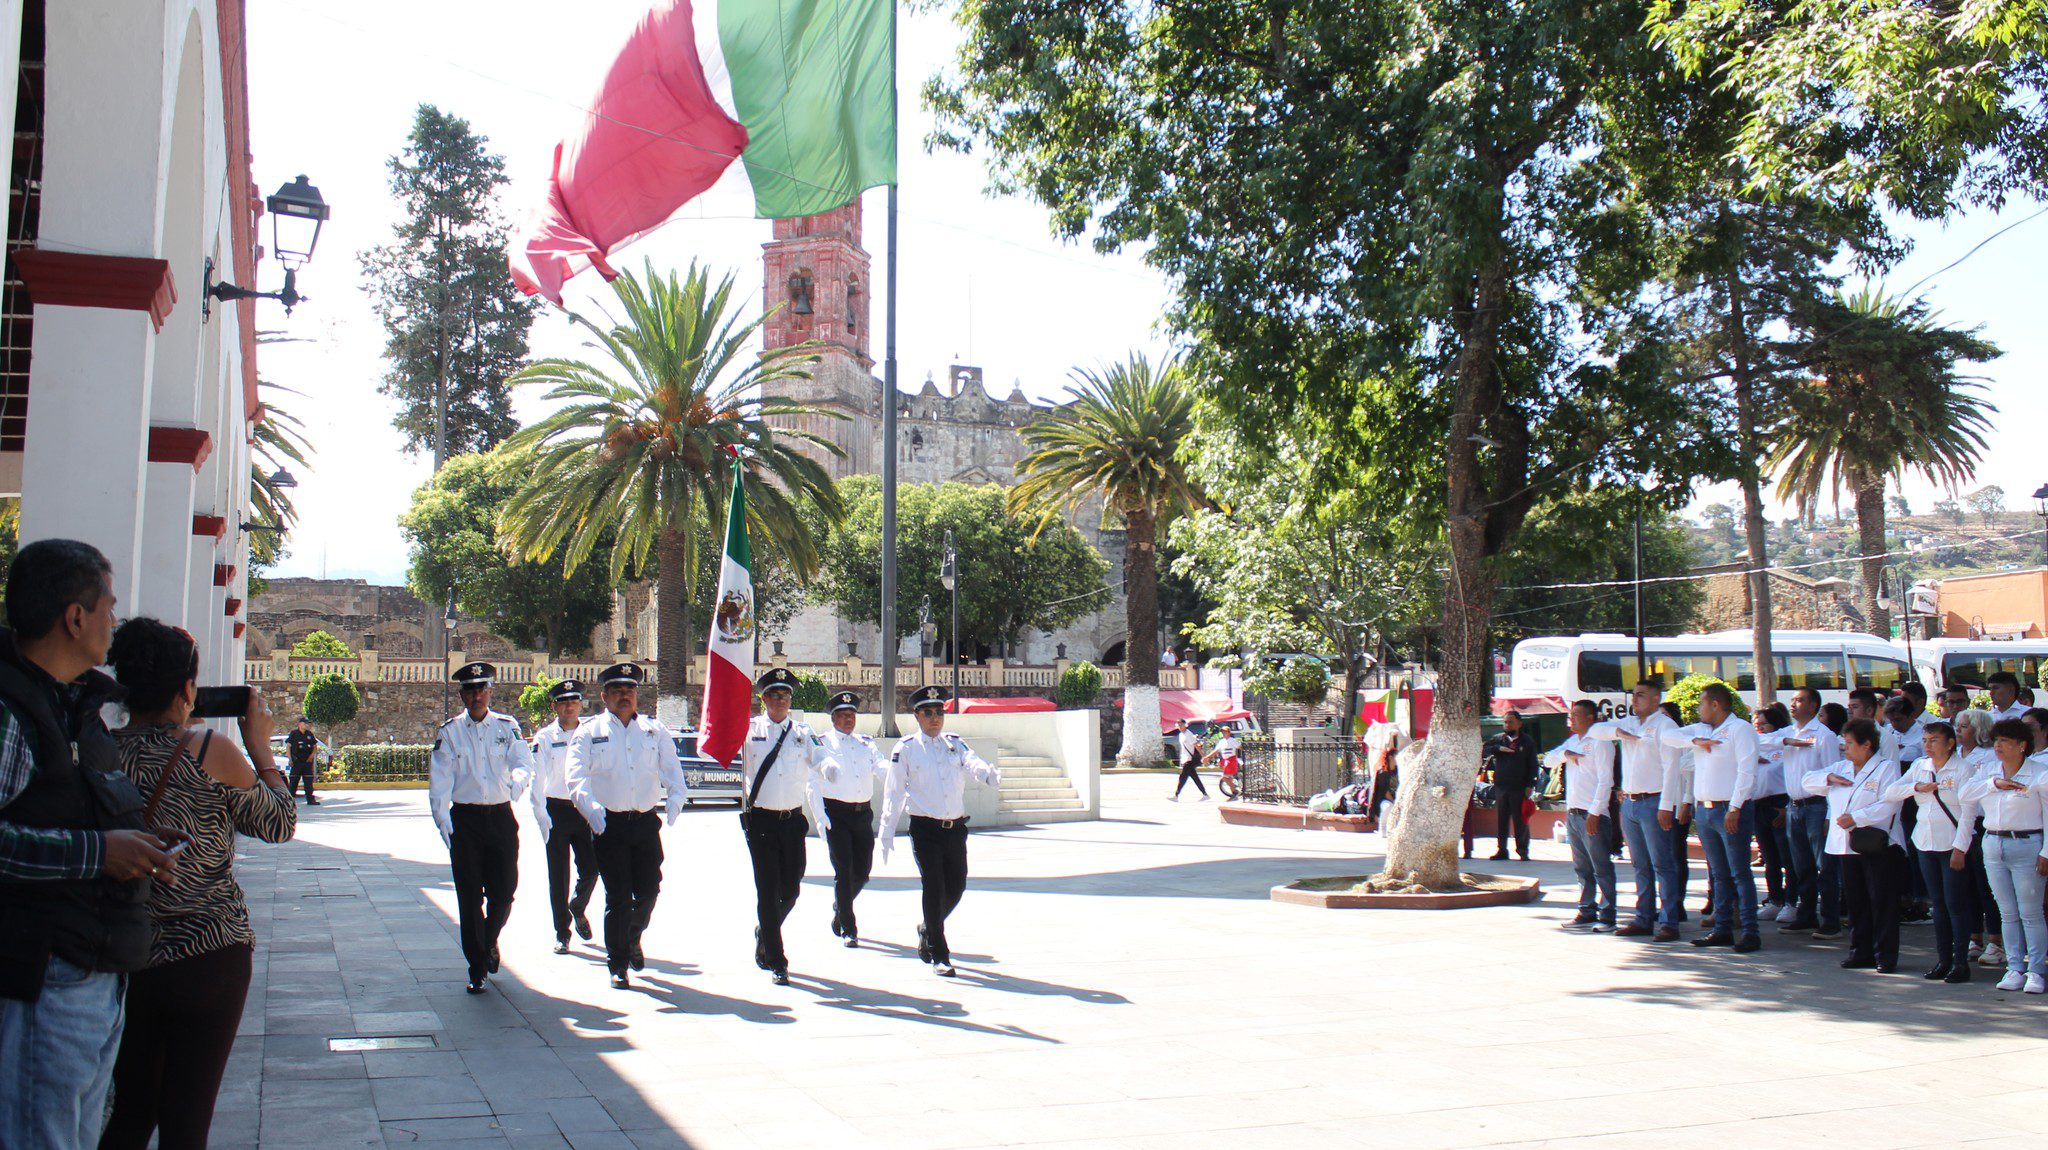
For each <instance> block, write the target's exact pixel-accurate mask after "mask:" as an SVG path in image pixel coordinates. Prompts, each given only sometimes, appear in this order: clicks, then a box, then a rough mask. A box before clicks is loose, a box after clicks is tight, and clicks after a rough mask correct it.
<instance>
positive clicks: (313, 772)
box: [285, 762, 320, 803]
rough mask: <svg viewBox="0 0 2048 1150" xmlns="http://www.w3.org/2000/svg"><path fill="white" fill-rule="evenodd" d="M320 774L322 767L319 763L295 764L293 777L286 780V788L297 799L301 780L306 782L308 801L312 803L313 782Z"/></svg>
mask: <svg viewBox="0 0 2048 1150" xmlns="http://www.w3.org/2000/svg"><path fill="white" fill-rule="evenodd" d="M319 774H320V767H319V765H318V764H317V763H312V762H307V763H293V764H292V773H291V777H290V778H288V779H286V780H285V787H286V788H287V789H288V790H290V791H291V793H292V794H293V796H295V797H296V796H297V795H298V793H299V780H300V779H304V780H306V801H307V802H309V803H310V802H312V801H313V780H314V778H315V777H317V776H318V775H319Z"/></svg>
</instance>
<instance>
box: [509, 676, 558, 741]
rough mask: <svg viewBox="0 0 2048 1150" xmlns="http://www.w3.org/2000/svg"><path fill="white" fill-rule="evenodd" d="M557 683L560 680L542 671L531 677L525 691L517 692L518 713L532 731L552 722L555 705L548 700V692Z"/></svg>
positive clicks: (551, 700) (552, 701)
mask: <svg viewBox="0 0 2048 1150" xmlns="http://www.w3.org/2000/svg"><path fill="white" fill-rule="evenodd" d="M559 682H561V680H560V679H557V678H555V677H554V676H552V675H549V674H548V673H547V672H545V671H542V672H541V673H539V674H537V675H535V676H534V677H533V682H531V683H528V684H527V685H526V689H525V690H523V691H521V692H519V713H520V714H522V715H525V716H526V721H527V722H528V723H529V724H531V725H532V726H533V727H534V729H536V730H538V729H540V728H541V727H545V726H547V725H548V724H549V723H550V722H552V721H554V717H555V703H554V700H553V699H550V698H548V692H549V691H552V690H554V689H555V684H556V683H559Z"/></svg>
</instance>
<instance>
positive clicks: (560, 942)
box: [555, 938, 569, 954]
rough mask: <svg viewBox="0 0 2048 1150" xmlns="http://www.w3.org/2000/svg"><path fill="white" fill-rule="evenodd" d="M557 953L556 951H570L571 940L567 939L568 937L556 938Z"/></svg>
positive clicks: (562, 952)
mask: <svg viewBox="0 0 2048 1150" xmlns="http://www.w3.org/2000/svg"><path fill="white" fill-rule="evenodd" d="M555 953H556V954H567V953H569V940H568V939H566V938H558V939H556V940H555Z"/></svg>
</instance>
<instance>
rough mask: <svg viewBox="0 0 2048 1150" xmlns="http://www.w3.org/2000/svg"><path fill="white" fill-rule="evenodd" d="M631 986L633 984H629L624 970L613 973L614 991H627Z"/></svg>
mask: <svg viewBox="0 0 2048 1150" xmlns="http://www.w3.org/2000/svg"><path fill="white" fill-rule="evenodd" d="M631 985H633V984H632V983H631V982H628V981H627V980H626V972H625V971H623V970H615V971H612V989H613V990H624V989H626V988H627V987H629V986H631Z"/></svg>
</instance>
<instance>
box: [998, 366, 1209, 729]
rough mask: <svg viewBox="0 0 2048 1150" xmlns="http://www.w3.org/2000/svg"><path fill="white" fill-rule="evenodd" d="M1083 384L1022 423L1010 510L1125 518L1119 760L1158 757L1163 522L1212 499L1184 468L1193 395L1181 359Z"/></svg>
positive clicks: (1092, 375) (1090, 376)
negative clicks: (1085, 510) (1090, 507)
mask: <svg viewBox="0 0 2048 1150" xmlns="http://www.w3.org/2000/svg"><path fill="white" fill-rule="evenodd" d="M1074 379H1075V381H1076V383H1077V384H1078V386H1074V387H1069V388H1068V389H1067V394H1068V395H1069V396H1070V397H1071V398H1070V400H1069V401H1068V402H1067V403H1066V404H1065V405H1064V406H1062V407H1061V408H1059V409H1058V410H1057V411H1056V412H1055V413H1054V414H1052V415H1050V416H1048V417H1046V418H1045V419H1042V420H1040V421H1038V422H1037V423H1033V424H1030V425H1029V426H1027V427H1025V428H1024V429H1023V436H1024V442H1025V444H1026V445H1027V446H1028V447H1029V448H1030V449H1031V450H1030V451H1029V453H1027V454H1026V455H1025V456H1024V458H1023V459H1022V460H1020V461H1019V462H1018V464H1017V477H1018V480H1019V482H1018V484H1017V486H1015V487H1013V488H1011V489H1010V495H1009V508H1010V513H1011V514H1012V515H1035V516H1037V517H1038V518H1039V519H1040V523H1041V526H1042V525H1043V523H1044V522H1046V521H1049V520H1050V519H1053V518H1056V517H1057V516H1058V515H1059V514H1060V513H1061V512H1062V511H1065V512H1068V513H1072V514H1078V513H1079V512H1080V509H1081V507H1082V506H1083V505H1084V504H1086V503H1087V502H1088V501H1089V500H1091V499H1095V498H1100V499H1101V500H1102V501H1103V503H1105V504H1107V505H1108V507H1109V509H1110V510H1111V511H1114V512H1116V513H1117V514H1118V515H1120V516H1122V517H1123V521H1124V742H1123V748H1122V749H1121V750H1119V751H1118V752H1117V760H1118V761H1119V762H1124V763H1145V764H1149V763H1152V762H1156V761H1157V760H1158V759H1160V758H1161V757H1162V756H1161V753H1160V740H1159V553H1158V540H1159V535H1160V533H1161V530H1162V528H1163V527H1164V525H1165V523H1166V522H1167V521H1169V520H1171V519H1172V517H1173V516H1174V515H1175V514H1177V513H1179V512H1182V511H1185V510H1188V509H1190V508H1192V507H1196V506H1200V505H1203V504H1204V503H1206V502H1207V501H1206V500H1205V499H1204V498H1203V496H1202V494H1201V491H1200V490H1199V489H1198V488H1197V486H1196V484H1195V482H1194V481H1193V480H1192V479H1190V478H1189V476H1188V473H1187V469H1186V468H1185V467H1183V466H1182V465H1181V462H1180V459H1179V457H1178V456H1179V450H1180V445H1181V441H1182V440H1184V439H1185V438H1187V436H1188V435H1189V434H1190V432H1192V431H1193V429H1194V412H1195V402H1194V394H1193V392H1192V391H1191V390H1190V389H1189V388H1188V387H1187V385H1186V378H1185V376H1184V374H1183V372H1182V369H1181V365H1180V363H1179V361H1177V360H1168V361H1167V362H1166V364H1165V365H1164V366H1162V367H1159V368H1156V369H1155V368H1154V367H1153V366H1152V364H1151V363H1150V362H1148V361H1147V360H1146V359H1145V357H1144V356H1142V355H1137V354H1133V355H1132V356H1131V358H1130V360H1129V361H1128V362H1126V363H1121V364H1114V365H1112V366H1110V367H1108V368H1106V369H1104V370H1102V371H1100V372H1094V371H1086V370H1079V369H1077V370H1076V371H1075V372H1074Z"/></svg>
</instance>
